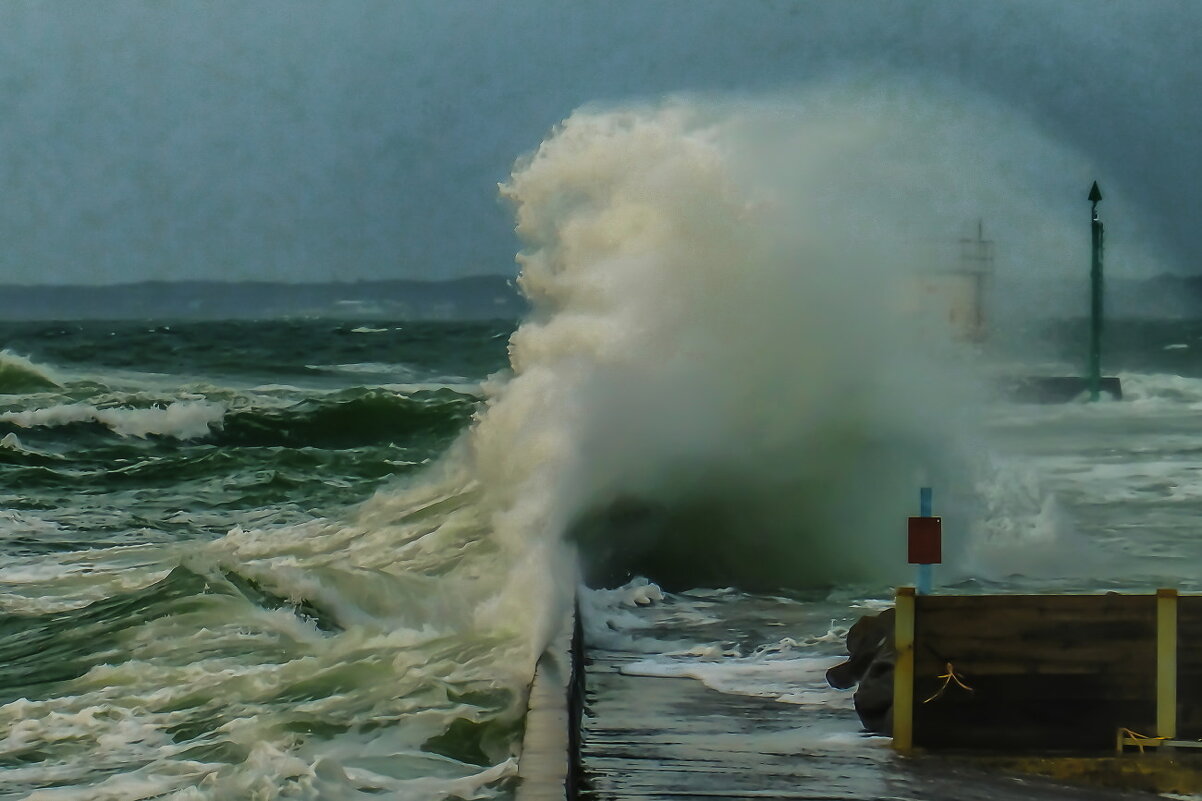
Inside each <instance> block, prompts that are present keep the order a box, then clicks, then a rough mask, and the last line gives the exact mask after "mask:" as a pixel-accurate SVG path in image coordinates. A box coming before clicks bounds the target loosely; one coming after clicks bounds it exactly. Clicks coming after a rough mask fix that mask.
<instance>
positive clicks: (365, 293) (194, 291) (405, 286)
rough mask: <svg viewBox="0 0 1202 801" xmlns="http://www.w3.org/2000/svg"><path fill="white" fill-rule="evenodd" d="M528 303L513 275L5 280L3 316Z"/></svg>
mask: <svg viewBox="0 0 1202 801" xmlns="http://www.w3.org/2000/svg"><path fill="white" fill-rule="evenodd" d="M526 309H527V304H526V301H525V299H524V298H523V297H522V296H521V294H520V293H519V292H518V290H517V288H516V286H515V285H514V281H513V279H512V278H511V277H509V276H503V275H481V276H471V277H467V278H456V279H450V280H446V281H414V280H381V281H331V282H325V283H307V284H299V283H298V284H292V283H272V282H269V281H239V282H234V281H140V282H137V283H127V284H103V285H83V284H68V285H63V286H40V285H28V284H9V285H0V320H6V321H35V320H155V319H172V320H245V319H287V318H295V317H323V318H330V319H355V320H385V319H387V320H487V319H499V318H517V317H521V316H522V315H523V314H525V312H526Z"/></svg>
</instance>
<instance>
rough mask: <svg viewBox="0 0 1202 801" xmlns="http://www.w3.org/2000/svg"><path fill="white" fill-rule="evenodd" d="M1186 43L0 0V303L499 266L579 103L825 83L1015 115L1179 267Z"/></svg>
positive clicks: (718, 7)
mask: <svg viewBox="0 0 1202 801" xmlns="http://www.w3.org/2000/svg"><path fill="white" fill-rule="evenodd" d="M1199 31H1202V3H1197V2H1194V1H1193V0H1180V1H1179V2H1172V1H1171V0H1157V1H1156V2H1148V0H1122V1H1121V2H1120V1H1118V0H1111V1H1110V2H1106V1H1105V0H1086V1H1083V2H1067V1H1064V2H1057V3H1050V2H1046V0H1023V1H1022V2H1017V1H1016V2H1006V1H1005V0H993V2H989V3H969V2H950V1H946V2H938V1H936V0H926V1H925V2H906V1H905V0H889V1H888V2H885V0H881V1H880V2H854V1H853V0H840V2H834V0H827V1H826V2H799V1H798V2H789V1H788V0H761V1H760V2H754V1H752V0H741V1H738V2H736V1H735V0H723V1H721V2H719V1H718V0H605V1H604V2H600V1H599V0H598V1H597V2H587V3H586V2H567V1H566V0H206V1H204V2H202V1H201V0H175V1H174V2H167V1H166V0H107V1H106V2H95V0H37V1H35V0H4V2H3V3H0V190H2V195H0V265H2V266H3V271H2V273H0V283H11V282H20V283H73V282H87V283H91V282H103V283H109V282H117V281H127V280H141V279H195V278H213V279H231V280H241V279H264V280H274V281H326V280H355V279H373V278H409V277H413V278H443V277H454V276H459V275H467V274H479V273H495V272H511V271H512V270H513V269H514V267H513V252H514V250H515V248H516V246H517V245H516V241H515V240H514V237H513V235H512V221H511V219H510V215H509V212H508V210H507V209H505V207H504V206H503V205H502V204H501V203H500V202H498V200H497V191H496V184H497V182H498V181H500V180H503V179H504V178H505V177H506V176H507V175H508V173H509V169H510V166H511V165H512V162H513V160H514V158H515V157H517V156H518V155H520V154H522V153H523V152H526V151H529V150H532V149H533V148H534V147H536V146H537V145H538V143H539V142H540V141H541V139H542V138H543V136H544V134H545V133H546V132H547V130H548V129H549V128H550V127H551V126H552V125H554V124H555V123H556V122H558V121H559V120H561V119H563V118H564V117H565V116H567V115H568V114H569V113H570V112H571V111H572V110H573V109H574V108H575V107H577V106H579V105H581V104H584V103H588V102H590V101H597V100H601V101H615V100H621V99H623V98H648V97H651V98H654V97H658V96H661V95H663V94H667V93H673V92H679V91H693V92H695V91H707V90H712V91H721V92H732V91H733V92H747V93H755V92H768V91H780V90H788V89H790V88H792V87H805V86H807V85H809V84H812V83H816V82H821V81H824V80H827V79H830V78H831V77H832V76H837V75H839V74H841V73H843V72H846V71H847V70H849V69H854V70H859V71H863V70H868V71H873V70H879V71H881V72H888V73H891V74H892V73H902V74H919V75H921V74H933V75H937V76H942V77H943V78H946V79H949V80H952V81H955V82H959V83H962V84H963V85H964V86H966V87H967V88H969V89H971V90H973V91H975V92H979V93H983V94H985V95H988V96H991V97H994V98H997V99H999V100H1001V101H1002V102H1004V103H1006V104H1009V105H1011V106H1014V107H1016V108H1017V109H1019V110H1020V111H1022V112H1024V113H1025V114H1027V115H1028V116H1029V117H1031V118H1033V119H1034V120H1036V121H1037V122H1038V123H1039V124H1040V125H1041V126H1043V128H1044V130H1045V132H1046V133H1047V134H1048V135H1049V136H1051V137H1053V138H1055V139H1057V140H1059V141H1060V142H1062V143H1064V144H1065V145H1066V146H1067V147H1070V148H1073V149H1074V150H1076V151H1078V152H1080V153H1081V154H1082V155H1083V156H1084V157H1085V158H1087V159H1088V160H1089V161H1091V162H1092V163H1094V164H1097V165H1098V167H1099V169H1100V170H1101V171H1102V172H1103V173H1104V174H1106V175H1109V176H1113V178H1114V179H1115V180H1118V181H1121V183H1122V185H1123V187H1124V191H1125V192H1126V194H1127V196H1128V197H1129V199H1130V200H1131V201H1132V202H1134V203H1135V204H1138V206H1139V207H1140V208H1141V210H1142V211H1143V212H1144V213H1145V215H1146V217H1147V219H1148V220H1150V221H1151V228H1152V234H1153V236H1154V237H1155V238H1156V239H1157V245H1158V246H1159V247H1161V248H1162V249H1163V252H1164V253H1166V254H1167V255H1168V257H1169V259H1168V262H1169V265H1170V266H1171V267H1172V268H1174V269H1178V270H1182V271H1186V272H1193V271H1195V270H1197V269H1198V268H1199V267H1202V262H1199V260H1198V259H1197V258H1196V254H1197V253H1198V251H1199V249H1200V248H1202V226H1200V225H1198V222H1197V221H1198V219H1199V217H1200V214H1202V148H1200V147H1199V144H1198V143H1199V141H1200V140H1202V104H1200V103H1199V102H1198V97H1199V95H1200V90H1202V57H1200V56H1199V53H1198V49H1199V46H1200V45H1202V34H1199ZM1087 188H1088V187H1082V193H1083V194H1084V191H1085V190H1086V189H1087Z"/></svg>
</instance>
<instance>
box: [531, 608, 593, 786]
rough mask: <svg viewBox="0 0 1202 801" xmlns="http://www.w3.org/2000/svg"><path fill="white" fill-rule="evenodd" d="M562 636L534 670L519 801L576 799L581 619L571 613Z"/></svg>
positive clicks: (561, 632)
mask: <svg viewBox="0 0 1202 801" xmlns="http://www.w3.org/2000/svg"><path fill="white" fill-rule="evenodd" d="M566 617H567V619H566V620H565V621H564V626H563V628H562V629H561V630H560V633H559V634H558V635H557V636H556V637H555V639H554V640H552V641H551V644H550V645H549V646H548V647H547V650H546V651H545V652H544V653H543V655H542V657H541V658H540V659H539V660H538V665H537V666H536V667H535V669H534V681H533V682H532V683H531V685H530V698H529V701H528V702H527V712H526V732H525V735H524V736H523V737H522V754H521V756H520V757H519V758H518V787H517V793H516V795H515V798H516V801H569V799H574V798H575V797H576V772H577V765H578V753H579V724H580V721H579V709H580V700H581V698H580V696H581V695H582V693H581V692H580V691H579V690H580V683H579V682H580V680H581V679H582V678H583V677H582V676H581V675H580V673H579V671H578V665H579V660H580V657H581V649H580V632H579V623H578V614H577V612H576V610H575V609H573V610H570V611H569V613H568V614H567V616H566Z"/></svg>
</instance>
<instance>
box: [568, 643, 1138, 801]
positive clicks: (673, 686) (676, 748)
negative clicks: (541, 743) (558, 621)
mask: <svg viewBox="0 0 1202 801" xmlns="http://www.w3.org/2000/svg"><path fill="white" fill-rule="evenodd" d="M586 653H587V667H586V677H587V690H586V695H585V698H586V713H585V717H584V720H583V728H582V737H581V762H582V767H583V771H582V772H583V776H582V780H583V783H584V786H583V787H582V788H581V793H580V797H581V798H584V799H591V800H592V801H626V800H627V799H674V800H675V801H679V800H680V799H692V798H695V799H715V798H722V799H742V798H757V799H763V798H780V799H898V800H899V801H900V800H902V799H906V800H909V799H913V801H940V800H941V799H947V801H977V800H978V799H979V800H980V801H986V799H988V800H989V801H997V800H998V799H1016V800H1017V799H1023V800H1024V801H1045V800H1046V801H1085V800H1086V799H1099V800H1103V801H1104V800H1107V799H1114V800H1115V801H1117V799H1136V798H1149V797H1154V796H1150V795H1148V794H1146V793H1139V792H1122V791H1117V790H1100V789H1098V788H1084V787H1073V786H1066V785H1058V784H1054V783H1052V782H1049V781H1045V780H1043V779H1038V778H1034V777H1020V776H1015V775H1005V774H1002V773H997V772H990V771H987V770H984V769H980V768H976V767H974V766H971V765H965V764H963V763H958V762H956V761H953V760H947V759H942V758H939V757H919V758H904V757H900V756H897V755H895V754H894V753H893V752H892V750H891V749H890V747H889V740H888V739H887V738H884V737H869V736H864V735H862V734H860V733H859V722H858V720H857V718H856V716H855V712H854V711H853V710H852V709H851V707H850V702H849V699H847V700H840V699H838V698H836V700H835V702H833V703H818V702H813V700H812V699H811V700H810V701H809V702H807V701H806V700H805V699H804V697H803V699H802V701H801V702H797V699H798V697H799V695H798V694H794V695H793V696H791V697H792V698H793V702H785V701H782V700H778V699H776V698H772V697H754V696H750V695H742V694H734V693H729V692H718V691H716V690H714V689H711V688H710V687H708V686H706V684H704V683H703V682H702V681H699V680H697V679H696V678H688V677H683V678H682V677H666V676H663V675H658V676H653V675H637V674H638V673H640V672H642V673H644V674H646V673H647V672H655V671H654V670H651V671H649V670H648V667H647V666H648V665H649V664H652V666H654V659H653V660H652V662H650V663H649V662H648V660H647V655H646V654H640V653H632V652H623V651H614V650H604V649H600V648H596V647H593V648H590V649H588V650H587V652H586ZM814 675H815V673H814V672H813V671H811V672H810V674H809V676H808V677H807V678H806V679H804V680H802V681H801V683H800V684H801V686H799V687H796V688H794V689H796V690H798V691H799V693H800V696H805V695H806V694H807V693H808V692H811V690H809V689H808V688H807V687H806V686H804V685H805V684H806V682H808V683H809V684H810V685H813V684H815V682H814ZM817 675H819V676H820V675H821V674H820V672H819V673H817ZM813 692H815V693H819V692H823V691H821V690H818V689H817V688H815V689H814V690H813Z"/></svg>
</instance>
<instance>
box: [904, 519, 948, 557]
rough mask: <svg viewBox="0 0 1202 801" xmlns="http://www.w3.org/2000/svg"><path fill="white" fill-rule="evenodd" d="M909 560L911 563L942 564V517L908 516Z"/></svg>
mask: <svg viewBox="0 0 1202 801" xmlns="http://www.w3.org/2000/svg"><path fill="white" fill-rule="evenodd" d="M909 561H910V564H912V565H938V564H942V562H943V518H941V517H911V518H910V547H909Z"/></svg>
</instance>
